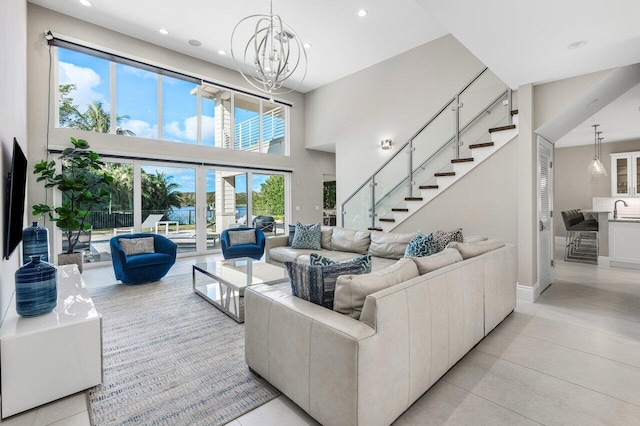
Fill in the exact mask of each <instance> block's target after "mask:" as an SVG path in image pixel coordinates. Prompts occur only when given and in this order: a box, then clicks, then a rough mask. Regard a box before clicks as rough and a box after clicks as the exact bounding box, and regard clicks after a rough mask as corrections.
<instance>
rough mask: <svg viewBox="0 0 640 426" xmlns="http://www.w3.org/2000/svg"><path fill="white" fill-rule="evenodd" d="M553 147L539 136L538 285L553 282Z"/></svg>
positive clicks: (546, 285) (545, 286) (543, 286)
mask: <svg viewBox="0 0 640 426" xmlns="http://www.w3.org/2000/svg"><path fill="white" fill-rule="evenodd" d="M552 165H553V145H552V144H550V143H549V142H547V141H546V140H544V139H543V138H542V137H540V136H538V285H539V287H540V293H542V292H543V291H544V290H545V289H546V288H547V287H548V286H549V285H550V284H551V283H552V282H553V168H552Z"/></svg>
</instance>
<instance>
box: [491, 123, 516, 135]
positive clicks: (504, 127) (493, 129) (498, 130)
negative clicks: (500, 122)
mask: <svg viewBox="0 0 640 426" xmlns="http://www.w3.org/2000/svg"><path fill="white" fill-rule="evenodd" d="M515 128H516V125H515V124H510V125H508V126H500V127H493V128H491V129H489V133H493V132H501V131H502V130H511V129H515Z"/></svg>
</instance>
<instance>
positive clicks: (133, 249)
mask: <svg viewBox="0 0 640 426" xmlns="http://www.w3.org/2000/svg"><path fill="white" fill-rule="evenodd" d="M118 244H120V247H122V250H124V252H125V254H126V255H127V256H132V255H134V254H145V253H155V252H156V250H155V247H154V245H153V237H142V238H118Z"/></svg>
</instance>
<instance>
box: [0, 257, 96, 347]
mask: <svg viewBox="0 0 640 426" xmlns="http://www.w3.org/2000/svg"><path fill="white" fill-rule="evenodd" d="M57 268H58V304H57V306H56V307H55V308H54V309H53V311H52V312H50V313H48V314H45V315H40V316H37V317H31V318H22V317H21V316H20V315H18V312H16V302H15V292H14V295H13V297H12V298H11V302H10V303H9V309H8V310H7V315H6V317H5V319H4V322H3V323H2V328H0V340H4V339H9V338H12V337H16V336H19V335H24V334H30V333H34V332H41V331H42V330H46V329H54V328H58V327H66V326H69V325H73V324H76V323H79V322H81V321H86V320H88V319H92V318H96V319H98V318H100V315H99V314H98V311H97V310H96V308H95V306H94V305H93V301H92V300H91V297H89V292H88V291H87V287H86V286H85V284H84V280H83V279H82V275H81V274H80V271H78V266H77V265H63V266H58V267H57Z"/></svg>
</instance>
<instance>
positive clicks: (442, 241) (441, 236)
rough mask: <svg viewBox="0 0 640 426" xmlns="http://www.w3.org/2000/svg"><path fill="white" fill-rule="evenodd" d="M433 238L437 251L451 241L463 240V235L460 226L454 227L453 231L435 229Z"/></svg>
mask: <svg viewBox="0 0 640 426" xmlns="http://www.w3.org/2000/svg"><path fill="white" fill-rule="evenodd" d="M433 239H434V240H436V244H437V245H438V251H442V250H444V249H445V248H447V244H449V243H450V242H452V241H457V242H460V243H461V242H463V241H464V237H463V235H462V228H458V229H455V230H453V231H449V232H445V231H442V230H440V231H436V232H434V233H433Z"/></svg>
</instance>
